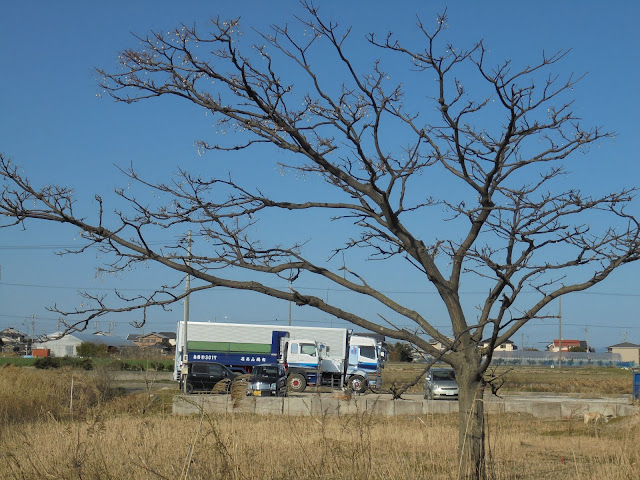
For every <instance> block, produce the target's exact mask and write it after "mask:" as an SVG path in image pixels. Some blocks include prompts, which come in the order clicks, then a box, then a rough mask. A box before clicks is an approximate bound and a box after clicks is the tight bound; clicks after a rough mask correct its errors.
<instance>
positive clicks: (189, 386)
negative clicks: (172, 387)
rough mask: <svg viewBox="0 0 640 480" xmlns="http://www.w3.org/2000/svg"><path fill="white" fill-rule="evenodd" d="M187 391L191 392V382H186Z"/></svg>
mask: <svg viewBox="0 0 640 480" xmlns="http://www.w3.org/2000/svg"><path fill="white" fill-rule="evenodd" d="M187 393H193V383H189V382H187Z"/></svg>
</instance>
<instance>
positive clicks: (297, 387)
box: [289, 373, 307, 393]
mask: <svg viewBox="0 0 640 480" xmlns="http://www.w3.org/2000/svg"><path fill="white" fill-rule="evenodd" d="M305 388H307V380H306V379H305V378H304V376H303V375H300V374H299V373H292V374H291V375H289V390H291V391H292V392H297V393H300V392H304V389H305Z"/></svg>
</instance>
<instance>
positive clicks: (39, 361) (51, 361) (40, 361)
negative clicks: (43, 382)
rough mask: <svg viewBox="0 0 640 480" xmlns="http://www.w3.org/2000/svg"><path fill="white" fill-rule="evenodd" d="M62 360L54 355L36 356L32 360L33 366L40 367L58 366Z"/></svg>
mask: <svg viewBox="0 0 640 480" xmlns="http://www.w3.org/2000/svg"><path fill="white" fill-rule="evenodd" d="M61 364H62V362H61V361H60V359H59V358H56V357H41V358H36V359H35V360H34V362H33V366H34V367H36V368H41V369H45V370H46V369H49V368H60V365H61Z"/></svg>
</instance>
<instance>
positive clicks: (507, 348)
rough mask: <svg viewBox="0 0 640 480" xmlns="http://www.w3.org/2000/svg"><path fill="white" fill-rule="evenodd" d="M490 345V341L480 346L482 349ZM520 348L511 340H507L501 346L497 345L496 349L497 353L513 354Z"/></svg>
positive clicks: (483, 342) (485, 341)
mask: <svg viewBox="0 0 640 480" xmlns="http://www.w3.org/2000/svg"><path fill="white" fill-rule="evenodd" d="M489 343H490V340H489V339H486V340H483V341H482V343H481V344H480V346H481V347H482V348H485V347H488V346H489ZM517 349H518V346H517V345H516V344H515V343H513V342H512V341H511V340H505V341H504V342H502V343H501V344H500V345H496V348H495V349H494V351H495V352H513V351H514V350H517Z"/></svg>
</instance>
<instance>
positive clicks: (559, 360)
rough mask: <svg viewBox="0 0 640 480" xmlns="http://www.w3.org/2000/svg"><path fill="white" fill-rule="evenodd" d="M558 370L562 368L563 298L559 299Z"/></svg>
mask: <svg viewBox="0 0 640 480" xmlns="http://www.w3.org/2000/svg"><path fill="white" fill-rule="evenodd" d="M558 329H559V333H558V337H559V338H558V368H562V297H559V298H558Z"/></svg>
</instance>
